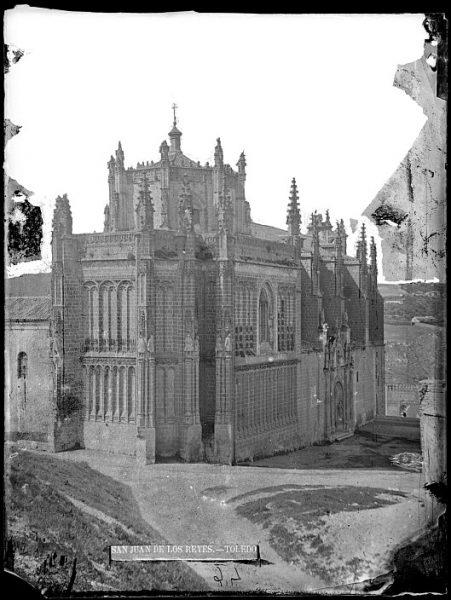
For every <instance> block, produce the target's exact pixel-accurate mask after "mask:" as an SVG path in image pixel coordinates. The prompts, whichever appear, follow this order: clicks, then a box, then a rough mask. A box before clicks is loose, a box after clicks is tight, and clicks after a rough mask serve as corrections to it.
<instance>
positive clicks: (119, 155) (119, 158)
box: [116, 141, 125, 169]
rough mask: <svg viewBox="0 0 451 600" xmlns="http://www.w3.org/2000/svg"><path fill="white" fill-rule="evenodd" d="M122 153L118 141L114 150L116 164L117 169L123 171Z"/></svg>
mask: <svg viewBox="0 0 451 600" xmlns="http://www.w3.org/2000/svg"><path fill="white" fill-rule="evenodd" d="M124 158H125V155H124V151H123V150H122V144H121V142H120V141H119V143H118V145H117V150H116V164H117V166H118V168H120V169H123V168H124Z"/></svg>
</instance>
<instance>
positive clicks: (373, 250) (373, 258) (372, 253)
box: [370, 236, 377, 277]
mask: <svg viewBox="0 0 451 600" xmlns="http://www.w3.org/2000/svg"><path fill="white" fill-rule="evenodd" d="M370 260H371V270H372V271H373V273H374V274H375V276H376V277H377V248H376V242H375V241H374V237H373V236H371V243H370Z"/></svg>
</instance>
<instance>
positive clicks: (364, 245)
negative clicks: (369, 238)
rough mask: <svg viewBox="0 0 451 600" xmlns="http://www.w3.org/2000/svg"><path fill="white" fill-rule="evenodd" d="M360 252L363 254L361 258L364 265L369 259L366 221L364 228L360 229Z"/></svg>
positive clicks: (363, 224)
mask: <svg viewBox="0 0 451 600" xmlns="http://www.w3.org/2000/svg"><path fill="white" fill-rule="evenodd" d="M360 241H361V244H360V254H361V258H360V260H361V261H362V263H363V264H364V265H366V264H367V259H368V246H367V242H366V226H365V223H362V229H361V231H360Z"/></svg>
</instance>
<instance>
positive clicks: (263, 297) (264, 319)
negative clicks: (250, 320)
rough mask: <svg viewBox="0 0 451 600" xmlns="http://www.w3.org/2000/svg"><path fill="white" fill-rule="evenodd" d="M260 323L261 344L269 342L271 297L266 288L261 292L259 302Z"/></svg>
mask: <svg viewBox="0 0 451 600" xmlns="http://www.w3.org/2000/svg"><path fill="white" fill-rule="evenodd" d="M258 324H259V331H260V344H263V343H265V342H266V343H269V342H270V339H269V298H268V293H267V291H266V290H265V289H263V290H262V291H261V292H260V300H259V303H258Z"/></svg>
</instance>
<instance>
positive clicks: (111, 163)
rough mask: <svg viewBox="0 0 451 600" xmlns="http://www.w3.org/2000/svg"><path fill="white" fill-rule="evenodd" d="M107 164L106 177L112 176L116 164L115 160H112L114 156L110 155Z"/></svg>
mask: <svg viewBox="0 0 451 600" xmlns="http://www.w3.org/2000/svg"><path fill="white" fill-rule="evenodd" d="M107 165H108V177H109V178H112V177H114V167H115V166H116V161H115V160H114V156H113V155H111V157H110V160H109V161H108V163H107Z"/></svg>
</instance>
